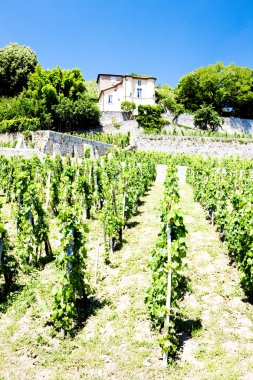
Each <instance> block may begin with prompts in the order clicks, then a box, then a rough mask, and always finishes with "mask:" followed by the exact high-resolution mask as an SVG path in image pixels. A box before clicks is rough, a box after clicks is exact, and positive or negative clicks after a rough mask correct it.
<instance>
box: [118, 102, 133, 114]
mask: <svg viewBox="0 0 253 380" xmlns="http://www.w3.org/2000/svg"><path fill="white" fill-rule="evenodd" d="M121 109H122V111H124V112H133V111H134V110H135V109H136V104H135V103H134V102H128V101H124V102H122V103H121Z"/></svg>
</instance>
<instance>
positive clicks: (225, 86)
mask: <svg viewBox="0 0 253 380" xmlns="http://www.w3.org/2000/svg"><path fill="white" fill-rule="evenodd" d="M175 93H176V102H177V103H182V104H183V105H184V107H185V109H186V110H187V111H189V112H195V111H197V110H198V109H199V108H200V106H201V105H204V104H207V105H212V106H213V107H214V109H215V110H216V111H217V112H218V113H219V115H224V108H225V107H226V106H229V107H231V108H232V110H233V115H234V116H237V117H242V118H244V117H245V118H250V117H253V71H252V70H251V69H249V68H247V67H241V66H235V65H234V64H230V65H228V66H225V65H224V64H223V63H222V62H218V63H216V64H215V65H210V66H207V67H201V68H199V69H197V70H195V71H193V72H191V73H189V74H187V75H185V76H184V77H182V78H181V80H180V82H179V84H178V86H177V88H176V89H175Z"/></svg>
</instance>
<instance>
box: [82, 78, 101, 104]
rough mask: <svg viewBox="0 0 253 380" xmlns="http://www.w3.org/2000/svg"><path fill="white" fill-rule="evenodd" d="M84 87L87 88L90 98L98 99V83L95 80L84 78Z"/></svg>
mask: <svg viewBox="0 0 253 380" xmlns="http://www.w3.org/2000/svg"><path fill="white" fill-rule="evenodd" d="M85 87H86V89H87V92H88V95H89V96H90V98H91V99H94V100H97V99H98V85H97V81H96V80H95V79H92V80H86V81H85Z"/></svg>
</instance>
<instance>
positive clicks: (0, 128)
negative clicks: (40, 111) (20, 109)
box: [0, 117, 40, 133]
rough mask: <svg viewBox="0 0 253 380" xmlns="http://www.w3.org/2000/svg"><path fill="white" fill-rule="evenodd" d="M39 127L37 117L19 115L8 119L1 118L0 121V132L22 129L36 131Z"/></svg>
mask: <svg viewBox="0 0 253 380" xmlns="http://www.w3.org/2000/svg"><path fill="white" fill-rule="evenodd" d="M39 127H40V121H39V119H38V118H36V117H34V118H31V119H29V118H26V117H20V118H15V119H10V120H3V121H1V122H0V132H8V133H10V132H23V131H36V130H37V129H39Z"/></svg>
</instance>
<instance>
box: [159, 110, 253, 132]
mask: <svg viewBox="0 0 253 380" xmlns="http://www.w3.org/2000/svg"><path fill="white" fill-rule="evenodd" d="M163 117H164V118H165V119H166V120H168V121H170V122H172V121H174V122H175V123H177V124H179V125H183V126H185V127H190V128H195V126H194V122H193V119H194V116H193V115H190V114H182V115H179V116H178V117H177V118H176V119H174V115H173V114H172V113H168V114H165V115H163ZM223 119H224V124H223V125H222V129H221V130H220V132H228V133H251V134H253V120H251V119H239V118H237V117H224V118H223Z"/></svg>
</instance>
